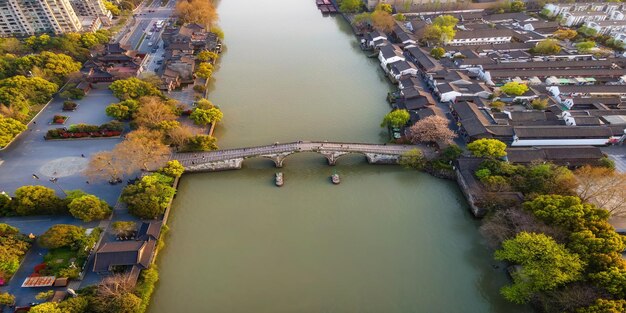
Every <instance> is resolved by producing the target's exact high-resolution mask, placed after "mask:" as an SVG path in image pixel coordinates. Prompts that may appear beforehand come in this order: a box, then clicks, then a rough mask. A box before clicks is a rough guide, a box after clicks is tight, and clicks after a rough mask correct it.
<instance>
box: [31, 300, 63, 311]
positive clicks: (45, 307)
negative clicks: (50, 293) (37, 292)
mask: <svg viewBox="0 0 626 313" xmlns="http://www.w3.org/2000/svg"><path fill="white" fill-rule="evenodd" d="M28 312H30V313H63V311H61V309H59V304H58V303H56V302H44V303H42V304H37V305H35V306H34V307H31V308H30V310H29V311H28Z"/></svg>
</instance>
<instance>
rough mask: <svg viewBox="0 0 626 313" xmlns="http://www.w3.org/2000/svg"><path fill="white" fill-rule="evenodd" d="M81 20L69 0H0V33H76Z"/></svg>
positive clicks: (2, 34)
mask: <svg viewBox="0 0 626 313" xmlns="http://www.w3.org/2000/svg"><path fill="white" fill-rule="evenodd" d="M81 27H82V26H81V22H80V20H79V19H78V16H77V15H76V13H75V12H74V8H72V5H71V3H70V2H69V0H0V35H1V36H10V35H24V36H25V35H33V34H36V33H55V34H62V33H66V32H78V31H80V30H81Z"/></svg>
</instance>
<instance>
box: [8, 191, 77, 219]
mask: <svg viewBox="0 0 626 313" xmlns="http://www.w3.org/2000/svg"><path fill="white" fill-rule="evenodd" d="M11 206H12V209H13V211H14V212H15V213H16V214H17V215H44V214H64V213H67V210H66V208H65V206H64V203H63V200H61V199H60V198H59V197H57V195H56V193H55V192H54V190H52V189H50V188H47V187H44V186H22V187H20V188H18V189H17V190H16V191H15V197H13V200H12V201H11Z"/></svg>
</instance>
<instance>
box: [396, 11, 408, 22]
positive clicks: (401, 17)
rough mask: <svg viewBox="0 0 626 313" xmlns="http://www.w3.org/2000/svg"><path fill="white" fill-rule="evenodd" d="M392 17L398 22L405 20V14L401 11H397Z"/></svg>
mask: <svg viewBox="0 0 626 313" xmlns="http://www.w3.org/2000/svg"><path fill="white" fill-rule="evenodd" d="M393 18H394V19H395V20H396V21H398V22H404V21H406V15H404V14H402V13H398V14H396V15H394V16H393Z"/></svg>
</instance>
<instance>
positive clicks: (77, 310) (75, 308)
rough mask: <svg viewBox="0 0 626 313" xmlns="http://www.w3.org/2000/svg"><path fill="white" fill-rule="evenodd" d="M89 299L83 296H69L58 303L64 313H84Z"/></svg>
mask: <svg viewBox="0 0 626 313" xmlns="http://www.w3.org/2000/svg"><path fill="white" fill-rule="evenodd" d="M88 307H89V300H87V297H85V296H82V295H81V296H78V297H70V298H68V299H66V300H64V301H61V302H60V303H59V309H61V311H63V312H64V313H86V312H87V308H88Z"/></svg>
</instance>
